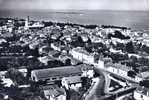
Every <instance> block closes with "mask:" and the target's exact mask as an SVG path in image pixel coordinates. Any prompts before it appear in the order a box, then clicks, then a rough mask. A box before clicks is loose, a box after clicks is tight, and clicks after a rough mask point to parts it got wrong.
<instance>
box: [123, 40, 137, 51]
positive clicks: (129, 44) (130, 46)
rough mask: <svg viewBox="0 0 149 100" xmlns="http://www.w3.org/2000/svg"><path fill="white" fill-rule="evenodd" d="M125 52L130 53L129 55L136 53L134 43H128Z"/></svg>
mask: <svg viewBox="0 0 149 100" xmlns="http://www.w3.org/2000/svg"><path fill="white" fill-rule="evenodd" d="M125 50H126V51H127V52H128V53H135V51H134V46H133V42H132V41H131V42H128V43H127V44H126V47H125Z"/></svg>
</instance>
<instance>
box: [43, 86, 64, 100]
mask: <svg viewBox="0 0 149 100" xmlns="http://www.w3.org/2000/svg"><path fill="white" fill-rule="evenodd" d="M42 89H43V92H44V96H45V97H46V98H47V99H48V100H66V92H65V90H64V89H63V88H60V87H58V86H56V85H49V86H44V87H42Z"/></svg>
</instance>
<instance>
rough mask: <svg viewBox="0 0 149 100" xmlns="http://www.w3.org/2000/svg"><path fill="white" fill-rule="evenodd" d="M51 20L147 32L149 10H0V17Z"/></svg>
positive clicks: (148, 27) (148, 28)
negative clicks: (28, 17)
mask: <svg viewBox="0 0 149 100" xmlns="http://www.w3.org/2000/svg"><path fill="white" fill-rule="evenodd" d="M27 16H30V19H31V20H40V21H41V20H43V21H52V22H71V23H77V24H96V25H114V26H123V27H128V28H131V29H132V30H139V31H147V32H149V11H107V10H38V11H37V10H29V11H26V10H0V17H11V18H16V17H17V18H27Z"/></svg>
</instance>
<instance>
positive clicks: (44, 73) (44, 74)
mask: <svg viewBox="0 0 149 100" xmlns="http://www.w3.org/2000/svg"><path fill="white" fill-rule="evenodd" d="M32 74H34V75H35V77H36V79H37V80H46V79H49V78H50V77H65V76H70V75H74V74H76V75H77V74H82V71H81V68H79V67H74V66H64V67H56V68H48V69H40V70H33V71H32Z"/></svg>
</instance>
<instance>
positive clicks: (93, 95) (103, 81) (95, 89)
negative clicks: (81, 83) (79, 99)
mask: <svg viewBox="0 0 149 100" xmlns="http://www.w3.org/2000/svg"><path fill="white" fill-rule="evenodd" d="M95 72H96V73H98V74H99V75H100V76H99V77H97V78H96V81H95V83H94V84H93V85H92V86H91V88H90V89H89V91H88V94H87V96H86V97H85V100H103V98H102V97H103V96H104V94H105V93H106V92H107V88H106V87H107V85H109V82H110V81H109V79H108V76H107V74H106V72H104V71H102V70H101V69H99V68H97V67H95Z"/></svg>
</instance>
